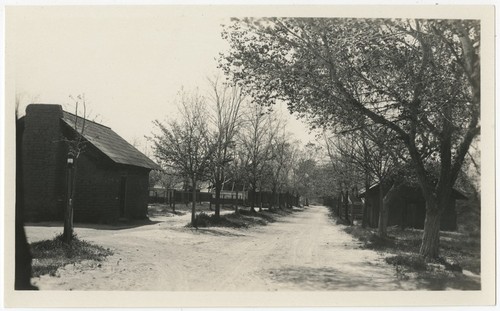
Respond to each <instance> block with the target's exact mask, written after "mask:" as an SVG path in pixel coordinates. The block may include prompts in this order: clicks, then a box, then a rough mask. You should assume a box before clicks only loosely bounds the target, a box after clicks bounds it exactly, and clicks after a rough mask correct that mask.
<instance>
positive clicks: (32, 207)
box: [22, 104, 160, 223]
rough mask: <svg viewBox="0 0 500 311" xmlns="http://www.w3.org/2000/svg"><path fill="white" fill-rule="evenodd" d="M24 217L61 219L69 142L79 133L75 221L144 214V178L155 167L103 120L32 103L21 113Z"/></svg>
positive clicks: (123, 217) (54, 106)
mask: <svg viewBox="0 0 500 311" xmlns="http://www.w3.org/2000/svg"><path fill="white" fill-rule="evenodd" d="M23 119H24V120H23V123H24V129H23V143H22V144H23V164H24V183H25V187H24V189H25V211H24V214H25V219H26V220H27V221H42V220H62V219H63V217H64V216H63V215H64V207H65V205H66V199H67V198H66V196H67V184H68V180H67V179H68V178H67V174H68V168H67V157H68V145H67V143H66V142H65V139H73V138H75V137H77V136H78V135H82V136H83V137H82V139H83V140H84V141H85V150H84V152H83V153H82V154H81V155H80V157H79V158H78V161H77V166H76V179H75V186H74V189H75V195H74V202H73V206H74V221H75V222H91V223H98V222H115V221H117V220H119V219H132V218H145V217H147V204H148V177H149V172H150V171H151V170H152V169H160V167H159V166H158V165H157V164H156V163H154V162H153V161H152V160H150V159H149V158H148V157H146V156H145V155H144V154H142V153H141V152H140V151H139V150H137V149H136V148H135V147H133V146H132V145H131V144H129V143H128V142H127V141H126V140H125V139H123V138H122V137H120V136H119V135H118V134H116V133H115V132H114V131H113V130H112V129H111V128H109V127H107V126H104V125H102V124H99V123H96V122H92V121H89V120H86V121H85V130H84V132H83V134H81V133H78V132H76V131H75V123H78V125H79V128H81V124H82V122H83V119H82V118H80V117H77V116H75V115H73V114H71V113H68V112H66V111H63V109H62V107H61V106H60V105H46V104H31V105H29V106H28V107H27V108H26V115H25V116H24V117H23Z"/></svg>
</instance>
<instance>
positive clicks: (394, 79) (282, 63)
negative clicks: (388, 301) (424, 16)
mask: <svg viewBox="0 0 500 311" xmlns="http://www.w3.org/2000/svg"><path fill="white" fill-rule="evenodd" d="M223 38H225V39H226V40H227V41H228V42H229V44H230V47H231V49H230V50H229V52H228V53H226V54H224V55H222V57H221V62H220V64H221V67H222V68H223V69H224V70H225V72H226V74H228V75H229V76H230V77H231V78H232V79H233V81H234V82H235V83H237V84H239V85H240V86H242V87H244V88H245V90H246V92H247V93H248V94H249V95H251V97H252V98H253V99H254V100H255V101H256V102H258V103H260V104H261V105H273V104H275V103H277V102H280V101H284V102H286V103H287V105H288V108H289V110H290V111H292V112H296V113H298V114H299V115H300V116H302V117H304V118H306V119H307V120H309V122H310V124H311V126H312V127H320V128H330V129H334V130H342V131H345V130H355V129H357V128H360V127H364V128H366V127H369V126H370V124H379V125H381V126H383V127H385V128H387V129H389V130H391V131H392V133H391V135H394V136H395V137H397V138H398V139H399V140H400V141H401V142H402V143H403V144H404V145H405V147H406V149H405V152H406V156H407V157H408V159H409V160H410V161H411V163H412V168H413V169H414V170H415V172H416V175H417V176H418V180H419V184H420V187H421V188H422V191H423V193H424V196H425V198H426V201H427V211H428V215H427V216H429V213H432V214H433V217H434V218H436V219H438V218H439V213H440V210H442V209H443V208H444V206H445V205H447V204H448V200H449V197H450V194H451V188H452V186H453V184H454V183H455V181H456V179H457V176H458V173H459V171H460V169H461V166H462V163H463V160H464V157H465V155H466V153H467V150H468V149H469V146H470V144H471V142H472V141H473V139H474V138H475V137H476V136H477V135H479V132H480V124H479V120H480V113H479V110H480V63H479V52H480V24H479V22H478V21H475V20H411V19H409V20H406V19H349V18H343V19H339V18H328V19H326V18H260V19H255V18H244V19H234V20H233V22H232V23H231V24H230V25H229V26H227V27H226V29H225V31H224V32H223ZM428 159H434V160H435V161H436V162H437V163H438V168H437V172H438V174H430V171H429V168H428V167H426V163H427V161H428ZM436 175H437V176H436ZM433 223H434V227H436V226H435V224H436V223H439V221H438V220H437V221H434V222H433ZM438 227H439V225H438ZM437 230H439V229H437ZM435 231H436V230H435V229H434V233H432V234H430V236H432V239H431V240H432V241H431V242H432V243H431V242H429V243H430V244H433V246H432V247H428V248H425V249H424V247H423V248H422V250H421V252H422V254H423V255H425V256H437V244H438V243H437V242H438V239H436V236H438V232H437V233H436V232H435ZM426 232H430V231H426ZM424 240H425V234H424ZM424 244H425V243H424Z"/></svg>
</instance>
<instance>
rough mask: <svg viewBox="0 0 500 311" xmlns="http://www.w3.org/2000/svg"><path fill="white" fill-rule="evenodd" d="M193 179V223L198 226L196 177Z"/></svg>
mask: <svg viewBox="0 0 500 311" xmlns="http://www.w3.org/2000/svg"><path fill="white" fill-rule="evenodd" d="M192 181H193V205H192V207H191V224H192V225H194V226H195V227H196V178H195V177H193V178H192Z"/></svg>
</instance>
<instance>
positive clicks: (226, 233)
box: [188, 228, 246, 237]
mask: <svg viewBox="0 0 500 311" xmlns="http://www.w3.org/2000/svg"><path fill="white" fill-rule="evenodd" d="M188 230H189V231H191V232H192V233H194V234H205V235H213V236H235V237H237V236H246V234H242V233H236V232H229V231H225V230H220V229H219V230H217V229H209V228H198V229H195V228H189V229H188Z"/></svg>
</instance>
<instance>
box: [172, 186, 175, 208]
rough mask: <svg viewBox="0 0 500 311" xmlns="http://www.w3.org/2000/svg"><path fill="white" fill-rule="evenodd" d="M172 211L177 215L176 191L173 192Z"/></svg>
mask: <svg viewBox="0 0 500 311" xmlns="http://www.w3.org/2000/svg"><path fill="white" fill-rule="evenodd" d="M171 200H172V211H173V212H174V213H175V190H173V191H172V198H171Z"/></svg>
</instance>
